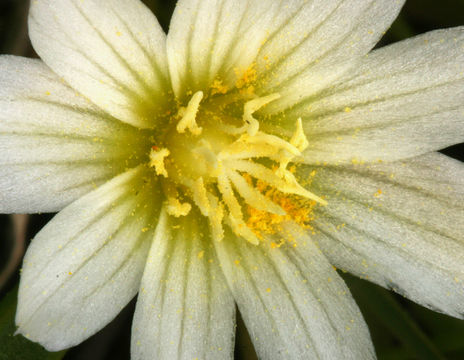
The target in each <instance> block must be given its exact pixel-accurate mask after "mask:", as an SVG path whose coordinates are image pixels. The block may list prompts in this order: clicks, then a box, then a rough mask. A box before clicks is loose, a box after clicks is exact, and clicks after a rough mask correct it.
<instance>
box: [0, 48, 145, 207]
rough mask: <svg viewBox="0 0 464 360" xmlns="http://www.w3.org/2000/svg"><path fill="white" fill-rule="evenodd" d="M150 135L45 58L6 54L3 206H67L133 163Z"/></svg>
mask: <svg viewBox="0 0 464 360" xmlns="http://www.w3.org/2000/svg"><path fill="white" fill-rule="evenodd" d="M146 138H148V136H145V135H143V133H142V132H141V131H138V130H136V129H135V128H133V127H131V126H128V125H125V124H123V123H121V122H119V121H117V120H115V119H114V118H112V117H111V116H109V115H106V114H105V113H103V112H102V111H100V110H98V109H97V108H96V107H95V106H94V105H92V104H90V103H89V102H88V101H86V100H85V99H84V98H83V97H82V96H80V95H79V94H78V93H76V92H75V91H74V90H72V89H71V88H69V87H68V86H67V85H65V84H64V83H63V82H62V81H61V80H60V79H59V78H58V77H57V76H56V75H55V74H54V73H52V72H51V71H50V69H49V68H47V67H46V66H45V65H44V64H43V63H42V62H41V61H39V60H31V59H25V58H19V57H13V56H2V57H0V152H1V154H2V156H1V157H0V212H6V213H8V212H20V213H22V212H45V211H58V210H61V209H62V208H63V207H64V206H66V205H67V204H69V203H70V202H71V201H73V200H75V199H76V198H77V197H79V196H80V195H82V194H84V193H86V192H88V191H90V190H92V189H93V188H94V187H95V186H97V185H99V184H101V183H103V182H104V181H106V180H109V179H110V178H112V177H113V176H115V175H116V174H117V173H119V172H121V171H123V170H124V167H126V166H130V165H131V163H133V160H130V159H131V158H133V157H134V156H135V155H138V154H140V153H143V151H144V150H145V149H149V144H147V141H146V140H145V139H146ZM144 146H145V148H144Z"/></svg>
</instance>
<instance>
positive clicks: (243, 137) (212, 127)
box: [150, 91, 326, 244]
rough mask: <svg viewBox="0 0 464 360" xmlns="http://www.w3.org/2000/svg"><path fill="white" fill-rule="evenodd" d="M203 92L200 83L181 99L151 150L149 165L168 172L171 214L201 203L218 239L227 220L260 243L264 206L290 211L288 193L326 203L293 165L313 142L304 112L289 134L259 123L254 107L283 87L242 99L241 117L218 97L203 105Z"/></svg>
mask: <svg viewBox="0 0 464 360" xmlns="http://www.w3.org/2000/svg"><path fill="white" fill-rule="evenodd" d="M203 97H204V95H203V92H201V91H199V92H197V93H195V94H193V96H192V97H191V99H190V101H189V102H188V105H187V106H186V107H180V109H179V112H178V114H177V116H176V117H175V118H174V119H173V124H172V126H171V129H170V130H169V131H168V133H167V134H166V137H165V141H164V142H163V145H162V146H153V147H152V149H151V152H150V166H151V167H153V168H154V169H155V172H156V174H157V175H159V176H160V178H161V183H162V186H163V191H164V193H165V196H166V198H167V201H166V208H167V211H168V213H169V214H170V215H172V216H175V217H180V216H186V215H187V214H188V213H189V212H190V211H191V210H192V206H196V207H197V208H198V209H199V210H200V212H201V214H202V215H204V216H205V217H207V218H208V220H209V223H210V227H211V232H212V236H213V239H215V240H217V241H220V240H222V239H223V237H224V228H223V226H224V224H226V225H228V226H229V227H230V228H231V229H232V230H233V231H234V232H235V233H236V234H237V235H239V236H241V237H243V238H245V239H246V240H248V241H249V242H251V243H253V244H258V243H259V237H260V236H259V233H258V231H257V229H256V228H254V224H260V226H262V224H263V222H262V221H257V220H256V216H257V214H258V215H260V216H258V218H259V219H260V220H262V219H263V216H262V214H267V215H266V216H268V219H274V220H275V218H276V217H278V218H282V219H285V218H286V216H288V215H289V213H290V212H291V208H292V207H289V206H286V205H285V204H287V205H288V201H287V202H286V200H288V198H286V196H297V197H299V198H303V199H307V200H310V201H312V202H318V203H320V204H325V203H326V202H325V200H323V199H321V198H320V197H318V196H316V195H315V194H313V193H311V192H310V191H308V190H306V189H305V188H304V187H302V186H301V185H300V184H299V183H298V181H297V179H296V178H295V175H294V174H293V172H292V171H291V170H290V169H289V163H290V162H292V161H294V160H295V159H297V158H298V157H300V156H301V152H302V151H304V150H305V149H306V147H307V146H308V140H307V139H306V136H305V134H304V132H303V127H302V122H301V119H298V120H297V122H296V124H295V126H296V127H295V132H294V134H293V136H292V138H291V139H289V140H288V141H287V140H285V139H283V138H281V137H278V136H275V135H272V134H268V133H265V132H263V131H261V130H260V124H259V121H258V120H257V119H256V118H255V112H257V111H258V110H259V109H261V108H262V107H263V106H265V105H267V104H268V103H270V102H272V101H274V100H276V99H278V98H279V94H272V95H269V96H265V97H256V98H253V99H247V100H246V101H243V109H241V111H242V116H241V118H237V117H233V116H230V115H226V114H225V113H224V112H220V111H218V109H219V107H218V106H217V104H214V103H212V102H209V103H207V104H205V105H203V104H202V101H203ZM263 184H265V185H263ZM264 190H265V191H264ZM276 194H277V195H278V196H276ZM283 199H285V201H282V200H283ZM244 209H247V210H248V211H247V213H248V217H249V219H248V220H250V219H253V220H252V221H247V218H246V216H245V215H246V214H245V215H244ZM250 209H253V210H256V211H254V212H253V211H251V212H250ZM266 216H264V218H267V217H266Z"/></svg>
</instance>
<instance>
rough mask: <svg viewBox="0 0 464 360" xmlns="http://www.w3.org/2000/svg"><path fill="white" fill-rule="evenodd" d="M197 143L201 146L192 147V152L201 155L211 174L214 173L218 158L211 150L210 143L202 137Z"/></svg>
mask: <svg viewBox="0 0 464 360" xmlns="http://www.w3.org/2000/svg"><path fill="white" fill-rule="evenodd" d="M199 144H200V145H201V146H199V147H197V148H195V149H193V151H192V152H194V153H196V154H198V155H201V156H202V157H203V159H204V160H205V161H206V164H207V165H208V168H209V170H210V171H211V173H212V174H211V175H214V173H215V171H217V169H218V166H219V164H218V159H217V157H216V154H215V153H214V151H213V148H212V147H211V144H210V143H209V142H208V141H206V140H205V139H202V140H201V141H200V142H199Z"/></svg>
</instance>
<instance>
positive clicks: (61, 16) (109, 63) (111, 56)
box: [29, 0, 169, 127]
mask: <svg viewBox="0 0 464 360" xmlns="http://www.w3.org/2000/svg"><path fill="white" fill-rule="evenodd" d="M29 32H30V37H31V41H32V44H33V45H34V49H35V50H36V51H37V53H38V54H39V55H40V57H41V58H42V59H43V60H44V61H45V63H46V64H47V65H48V66H50V67H51V68H52V69H53V71H55V72H56V73H57V74H58V75H60V76H62V77H63V78H64V79H65V80H66V81H67V82H68V83H69V84H70V85H71V86H72V87H73V88H75V89H76V90H78V91H79V92H80V93H82V94H84V95H85V96H87V97H88V98H89V99H90V100H91V101H92V102H94V103H95V104H97V105H98V106H99V107H101V108H102V109H104V110H106V111H107V112H108V113H110V114H111V115H113V116H115V117H116V118H118V119H121V120H123V121H126V122H128V123H130V124H133V125H136V126H140V127H153V126H154V125H155V124H156V115H157V114H159V113H160V112H162V111H163V109H165V106H166V95H167V94H166V92H167V91H168V86H169V79H168V69H167V61H166V49H165V46H166V41H165V34H164V33H163V31H162V29H161V27H160V26H159V24H158V22H157V20H156V18H155V17H154V15H153V14H152V13H151V12H150V10H149V9H148V8H146V7H145V5H143V3H142V2H141V1H139V0H85V1H81V0H61V1H54V0H39V1H32V5H31V10H30V15H29Z"/></svg>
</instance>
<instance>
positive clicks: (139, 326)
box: [132, 213, 235, 360]
mask: <svg viewBox="0 0 464 360" xmlns="http://www.w3.org/2000/svg"><path fill="white" fill-rule="evenodd" d="M207 233H208V229H207V228H203V227H201V224H199V223H198V222H197V221H196V219H195V218H194V217H193V216H187V217H185V218H180V219H179V220H176V219H174V218H173V217H169V216H167V215H166V213H162V215H161V216H160V221H159V223H158V227H157V229H156V233H155V237H154V240H153V245H152V248H151V250H150V254H149V256H148V260H147V266H146V268H145V272H144V275H143V279H142V285H141V287H140V292H139V298H138V302H137V309H136V312H135V318H134V323H133V329H132V358H134V359H147V360H148V359H212V360H213V359H232V358H233V349H234V337H235V304H234V299H233V297H232V294H231V293H230V291H229V289H228V287H227V284H226V282H225V279H224V276H223V274H222V272H221V270H220V268H219V265H218V261H217V258H216V255H215V253H214V249H213V248H212V245H211V244H210V242H209V239H205V238H204V234H207Z"/></svg>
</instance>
